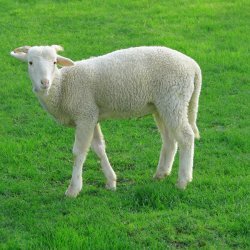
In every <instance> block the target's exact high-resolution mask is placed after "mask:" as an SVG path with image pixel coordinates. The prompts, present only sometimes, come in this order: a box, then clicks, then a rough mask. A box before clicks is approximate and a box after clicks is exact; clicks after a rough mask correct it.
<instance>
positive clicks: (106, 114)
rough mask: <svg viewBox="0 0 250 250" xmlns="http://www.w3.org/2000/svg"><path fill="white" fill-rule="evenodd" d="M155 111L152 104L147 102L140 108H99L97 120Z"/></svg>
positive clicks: (130, 116)
mask: <svg viewBox="0 0 250 250" xmlns="http://www.w3.org/2000/svg"><path fill="white" fill-rule="evenodd" d="M155 111H156V109H155V106H154V104H152V103H149V104H147V105H146V106H144V107H142V108H137V109H128V110H122V109H117V110H114V109H113V110H107V109H106V110H100V113H99V120H105V119H115V118H117V119H126V118H133V117H142V116H145V115H149V114H153V113H154V112H155Z"/></svg>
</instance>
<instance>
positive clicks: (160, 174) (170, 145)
mask: <svg viewBox="0 0 250 250" xmlns="http://www.w3.org/2000/svg"><path fill="white" fill-rule="evenodd" d="M154 117H155V121H156V124H157V126H158V128H159V131H160V133H161V137H162V143H163V144H162V148H161V154H160V159H159V163H158V167H157V170H156V173H155V175H154V178H155V179H162V178H164V177H165V176H167V175H170V173H171V170H172V165H173V161H174V157H175V154H176V150H177V143H176V141H175V139H174V137H173V136H171V133H170V130H169V129H168V128H167V126H166V123H164V121H163V119H161V117H160V116H159V114H155V115H154Z"/></svg>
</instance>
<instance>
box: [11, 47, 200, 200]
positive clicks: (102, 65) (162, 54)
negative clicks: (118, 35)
mask: <svg viewBox="0 0 250 250" xmlns="http://www.w3.org/2000/svg"><path fill="white" fill-rule="evenodd" d="M61 50H63V48H62V47H61V46H58V45H52V46H35V47H29V46H24V47H20V48H17V49H15V50H14V51H12V52H11V55H12V56H14V57H15V58H17V59H20V60H22V61H24V62H28V70H29V75H30V78H31V80H32V83H33V90H34V92H35V94H36V95H37V97H38V99H39V101H40V102H41V104H42V106H43V107H44V108H45V109H46V110H47V111H48V112H49V113H50V114H52V116H54V117H55V119H56V120H57V121H59V122H60V123H62V124H64V125H67V126H74V127H75V128H76V133H75V143H74V147H73V154H74V156H75V160H74V167H73V173H72V179H71V183H70V185H69V187H68V189H67V191H66V195H67V196H72V197H76V196H77V195H78V193H79V192H80V191H81V189H82V166H83V163H84V161H85V158H86V156H87V152H88V149H89V147H90V145H91V147H92V149H93V150H94V151H95V152H96V154H97V155H98V157H99V158H100V160H101V166H102V170H103V172H104V175H105V176H106V179H107V184H106V186H107V188H110V189H115V188H116V174H115V172H114V171H113V169H112V167H111V165H110V163H109V160H108V157H107V155H106V152H105V143H104V139H103V135H102V132H101V128H100V125H99V122H100V121H101V120H104V119H107V118H129V117H138V116H144V115H147V114H153V115H154V118H155V121H156V123H157V125H158V127H159V130H160V133H161V137H162V141H163V146H162V149H161V154H160V159H159V164H158V167H157V171H156V174H155V176H154V177H155V178H156V179H162V178H164V177H165V176H167V175H169V174H170V173H171V168H172V164H173V160H174V156H175V153H176V150H177V143H178V145H179V149H180V166H179V175H178V182H177V186H178V187H179V188H181V189H184V188H185V187H186V185H187V184H188V182H190V181H191V180H192V170H193V155H194V138H195V137H196V138H199V132H198V129H197V126H196V117H197V111H198V99H199V95H200V90H201V70H200V68H199V66H198V64H197V63H196V62H195V61H194V60H193V59H191V58H190V57H188V56H186V55H184V54H182V53H180V52H177V51H175V50H172V49H169V48H165V47H137V48H129V49H124V50H118V51H115V52H112V53H109V54H107V55H104V56H99V57H94V58H90V59H87V60H82V61H79V62H73V61H72V60H70V59H68V58H65V57H62V56H59V55H57V52H58V51H61ZM56 64H59V65H61V66H65V67H63V68H61V69H58V68H57V65H56Z"/></svg>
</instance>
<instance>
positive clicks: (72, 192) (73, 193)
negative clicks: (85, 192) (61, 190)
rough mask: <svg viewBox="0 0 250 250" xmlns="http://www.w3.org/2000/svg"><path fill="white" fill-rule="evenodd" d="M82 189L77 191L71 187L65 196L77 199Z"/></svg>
mask: <svg viewBox="0 0 250 250" xmlns="http://www.w3.org/2000/svg"><path fill="white" fill-rule="evenodd" d="M80 191H81V189H77V188H74V187H72V186H71V185H70V186H69V187H68V189H67V190H66V192H65V195H66V196H67V197H72V198H75V197H76V196H77V195H78V194H79V193H80Z"/></svg>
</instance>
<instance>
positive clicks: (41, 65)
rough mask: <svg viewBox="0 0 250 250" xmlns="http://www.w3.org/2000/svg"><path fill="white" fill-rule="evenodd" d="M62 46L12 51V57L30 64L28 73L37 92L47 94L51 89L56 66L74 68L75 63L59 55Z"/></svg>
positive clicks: (26, 47)
mask: <svg viewBox="0 0 250 250" xmlns="http://www.w3.org/2000/svg"><path fill="white" fill-rule="evenodd" d="M62 50H63V48H62V47H61V46H60V45H52V46H34V47H30V46H23V47H19V48H16V49H14V50H13V51H11V53H10V54H11V56H13V57H15V58H17V59H18V60H21V61H23V62H27V63H28V71H29V75H30V78H31V81H32V84H33V90H34V91H35V92H39V93H41V92H47V91H48V90H49V88H50V87H51V84H52V82H53V80H54V77H55V74H56V72H58V69H57V66H56V64H57V63H58V64H60V65H61V66H73V65H74V62H73V61H72V60H71V59H69V58H66V57H63V56H60V55H58V54H57V52H58V51H62Z"/></svg>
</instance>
